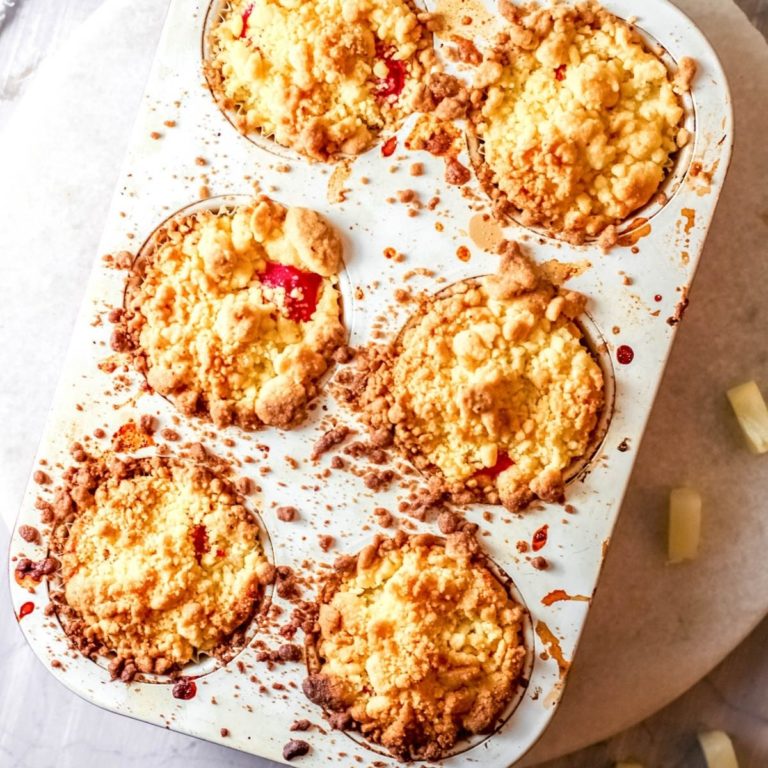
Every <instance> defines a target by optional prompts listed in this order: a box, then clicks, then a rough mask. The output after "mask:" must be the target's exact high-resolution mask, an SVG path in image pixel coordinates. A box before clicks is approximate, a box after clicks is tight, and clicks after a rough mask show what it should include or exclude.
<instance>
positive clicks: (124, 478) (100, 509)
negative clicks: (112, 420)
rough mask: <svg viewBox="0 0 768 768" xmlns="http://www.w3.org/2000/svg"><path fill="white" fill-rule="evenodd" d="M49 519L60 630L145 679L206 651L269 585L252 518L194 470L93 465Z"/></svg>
mask: <svg viewBox="0 0 768 768" xmlns="http://www.w3.org/2000/svg"><path fill="white" fill-rule="evenodd" d="M53 510H54V514H55V516H56V518H55V523H56V525H55V527H54V531H53V535H52V546H53V549H54V551H56V552H57V554H58V555H59V556H60V558H61V562H62V574H61V576H62V582H63V594H62V595H60V596H59V599H60V601H61V606H60V607H61V610H60V616H62V618H63V620H64V624H65V628H66V629H67V631H68V633H70V634H71V635H72V636H73V637H76V638H78V641H77V642H78V644H79V645H80V646H81V648H88V649H89V650H90V652H96V651H101V652H105V653H114V654H115V655H116V656H117V659H118V660H119V661H127V662H129V663H130V664H131V665H132V666H134V667H135V668H137V669H138V670H139V671H141V672H157V673H164V672H167V671H169V670H172V669H175V668H178V667H180V666H182V665H184V664H186V663H187V662H189V661H190V660H192V659H193V658H195V657H196V655H197V654H198V653H200V652H208V653H210V652H212V651H214V650H215V649H216V648H217V647H218V646H219V645H220V644H222V643H223V642H224V641H225V640H226V639H227V638H228V637H229V636H231V635H232V633H233V632H234V631H235V630H237V629H238V627H240V626H241V625H242V624H243V623H244V622H245V621H247V620H248V619H249V618H250V617H251V616H252V615H253V613H254V611H255V609H256V607H257V605H258V603H259V601H260V598H261V595H262V594H263V590H264V586H265V585H266V584H268V583H269V582H270V581H271V579H272V575H273V568H272V566H271V565H270V564H269V563H268V561H267V559H266V557H265V555H264V551H263V548H262V546H261V542H260V539H259V525H258V523H257V521H256V519H255V517H254V516H253V515H252V514H251V513H250V512H249V511H248V510H247V509H246V508H245V507H244V506H243V505H242V503H241V500H240V498H239V496H238V494H237V492H236V491H235V489H234V488H233V487H232V486H231V485H230V484H229V483H228V482H227V481H225V480H223V479H222V478H220V477H218V476H216V475H215V474H214V473H213V472H211V471H210V470H209V469H208V468H206V467H204V466H202V465H199V464H194V463H192V462H186V461H180V460H175V459H166V458H152V459H133V460H129V461H127V462H124V461H120V460H119V459H116V458H114V457H112V458H109V459H91V458H89V459H87V460H86V461H85V462H84V463H81V464H80V465H79V467H78V468H77V469H76V470H72V471H70V472H69V473H68V476H67V482H66V483H65V486H64V487H63V488H62V489H59V491H58V493H57V498H56V501H55V503H54V505H53Z"/></svg>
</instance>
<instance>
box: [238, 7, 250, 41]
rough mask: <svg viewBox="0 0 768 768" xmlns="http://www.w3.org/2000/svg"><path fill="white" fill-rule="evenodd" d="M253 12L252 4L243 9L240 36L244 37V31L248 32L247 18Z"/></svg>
mask: <svg viewBox="0 0 768 768" xmlns="http://www.w3.org/2000/svg"><path fill="white" fill-rule="evenodd" d="M252 13H253V6H252V5H249V6H248V7H247V8H246V9H245V10H244V11H243V31H242V32H241V33H240V37H241V38H243V37H245V35H246V33H247V32H248V19H249V18H250V16H251V14H252Z"/></svg>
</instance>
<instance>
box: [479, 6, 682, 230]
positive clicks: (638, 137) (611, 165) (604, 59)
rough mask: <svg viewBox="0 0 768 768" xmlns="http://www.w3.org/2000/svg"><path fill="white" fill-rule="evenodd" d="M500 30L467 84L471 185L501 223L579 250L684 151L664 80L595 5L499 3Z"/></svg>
mask: <svg viewBox="0 0 768 768" xmlns="http://www.w3.org/2000/svg"><path fill="white" fill-rule="evenodd" d="M501 10H502V13H503V14H504V16H505V17H506V19H507V21H508V24H507V25H506V26H505V27H504V31H503V33H502V34H501V35H500V36H499V38H498V41H497V44H496V47H495V48H494V49H493V50H492V51H491V52H490V53H489V54H488V55H487V56H486V58H485V60H484V61H483V63H482V64H481V65H480V67H479V69H478V71H477V73H476V81H475V85H476V87H477V88H478V89H479V91H480V93H479V94H478V97H477V99H476V101H477V103H479V106H478V108H477V110H476V111H475V114H474V118H473V119H474V122H475V127H476V132H477V135H478V137H479V139H480V140H481V142H482V163H481V176H482V177H483V181H484V183H485V185H486V187H487V188H488V189H489V190H490V191H491V194H492V195H493V196H494V197H495V198H496V199H497V201H498V203H499V207H500V208H501V209H502V210H505V209H506V211H505V212H510V213H514V212H517V213H518V215H519V216H520V218H521V220H522V221H523V223H525V224H530V225H540V226H543V227H545V228H547V229H548V230H550V231H553V232H555V233H561V234H562V235H564V236H566V238H567V239H570V240H573V241H576V242H578V241H581V240H583V239H584V238H585V237H587V236H596V235H598V234H599V233H600V232H602V231H603V230H604V229H605V228H606V227H608V226H610V225H615V224H617V223H619V222H621V221H622V220H624V219H626V218H627V216H629V215H630V214H631V213H632V212H633V211H635V210H637V209H638V208H640V207H642V206H643V205H645V204H646V203H648V202H649V201H650V200H651V199H652V198H653V196H654V194H655V193H656V192H657V190H658V189H659V186H660V185H661V183H662V181H663V180H664V178H665V175H666V173H667V171H668V170H669V169H670V168H671V166H672V156H673V155H674V153H675V152H676V151H677V150H678V148H679V147H681V146H683V145H684V144H685V143H686V142H687V140H688V133H687V131H686V130H685V129H683V128H682V127H681V122H682V119H683V114H684V111H683V106H682V101H681V98H680V93H681V92H682V91H683V90H685V89H687V88H688V87H689V85H690V80H691V78H692V77H693V72H694V71H695V65H694V63H693V61H692V60H690V59H685V60H684V61H683V62H681V66H680V72H679V73H678V77H677V78H676V79H674V78H673V77H672V76H671V75H670V73H669V71H668V70H667V68H666V66H665V65H664V63H663V62H662V61H661V59H660V58H659V56H658V55H657V54H656V53H654V52H652V51H651V50H649V49H648V47H647V46H646V45H645V44H644V42H643V40H642V38H641V37H640V36H639V35H638V33H637V32H636V30H635V29H634V28H633V27H632V26H631V25H629V24H627V23H626V22H624V21H622V20H621V19H618V18H617V17H615V16H613V15H612V14H610V13H609V12H608V11H606V10H604V9H603V8H601V7H599V6H598V5H597V4H595V3H580V4H578V5H576V6H575V7H573V6H568V5H555V6H553V7H551V8H536V7H533V8H532V7H531V6H516V5H514V4H513V3H511V2H507V1H505V0H502V3H501Z"/></svg>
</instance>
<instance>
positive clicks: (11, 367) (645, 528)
mask: <svg viewBox="0 0 768 768" xmlns="http://www.w3.org/2000/svg"><path fill="white" fill-rule="evenodd" d="M680 5H681V6H682V7H683V9H684V10H687V11H688V12H689V13H690V15H691V16H692V17H693V19H694V20H695V21H696V22H697V23H698V24H699V26H700V27H701V28H702V29H703V30H704V32H705V33H706V34H707V35H708V36H709V38H710V40H711V41H712V43H713V45H714V46H715V48H716V50H717V51H718V52H719V54H720V56H721V59H722V60H723V64H724V66H725V69H726V72H727V73H728V75H729V80H730V85H731V90H732V94H733V101H734V107H735V112H736V123H737V139H736V148H735V153H734V158H733V163H732V166H731V171H730V175H729V177H728V180H727V183H726V186H725V190H724V192H723V195H722V198H721V202H720V206H719V209H718V211H717V214H716V217H715V222H714V224H713V226H712V229H711V232H710V236H709V240H708V244H707V247H706V249H705V253H704V256H703V261H702V264H701V267H700V269H699V273H698V279H697V280H696V283H695V286H694V288H693V291H692V294H691V306H690V308H689V310H688V312H687V314H686V317H685V321H684V322H683V324H682V327H681V330H680V333H679V336H678V340H677V342H676V345H675V349H674V351H673V354H672V358H671V361H670V364H669V367H668V369H667V373H666V376H665V379H664V383H663V385H662V388H661V392H660V394H659V398H658V400H657V403H656V407H655V409H654V412H653V416H652V419H651V422H650V426H649V428H648V432H647V434H646V438H645V441H644V443H643V445H642V446H637V445H632V446H630V448H631V450H633V451H638V453H639V455H638V460H637V466H636V469H635V472H634V475H633V480H632V483H631V486H630V490H629V492H628V495H627V498H626V500H625V503H624V508H623V510H622V514H621V517H620V519H619V522H618V525H617V527H616V530H615V535H614V537H613V542H612V545H611V549H610V552H609V555H608V558H607V561H606V565H605V571H604V573H603V576H602V579H601V582H600V587H599V589H598V593H597V596H596V599H595V602H594V606H593V608H592V611H591V615H590V618H589V621H588V624H587V628H586V630H585V634H584V638H583V641H582V646H581V648H580V651H579V654H578V657H577V661H576V663H575V665H574V668H573V672H572V673H571V677H570V682H569V685H568V689H567V692H566V696H565V699H564V701H563V704H562V706H561V707H560V710H559V712H558V714H557V715H556V717H555V719H554V722H553V724H552V726H551V727H550V729H549V730H548V731H547V733H546V735H545V736H544V737H543V739H542V740H541V742H540V743H539V744H538V745H537V747H536V748H535V749H534V751H533V752H532V753H531V754H530V755H529V757H528V758H527V759H526V761H525V763H526V764H533V763H534V762H536V761H540V760H545V759H549V758H551V757H555V756H557V755H559V754H564V753H566V752H568V751H571V750H574V749H577V748H579V747H581V746H584V745H586V744H589V743H591V742H594V741H598V740H601V739H604V738H606V737H608V736H609V735H611V734H613V733H615V732H617V731H619V730H621V729H623V728H625V727H627V726H629V725H631V724H632V723H634V722H637V721H638V720H640V719H642V718H644V717H645V716H647V715H649V714H651V713H652V712H653V711H655V710H657V709H658V708H660V707H662V706H663V705H664V704H666V703H667V702H669V701H670V700H672V699H673V698H675V697H676V696H678V695H679V694H681V693H682V692H683V691H685V690H686V689H687V688H688V687H689V686H691V685H692V684H693V683H694V682H695V681H696V680H698V679H699V678H700V677H702V676H703V675H704V674H705V673H706V672H707V671H708V670H709V669H711V668H712V667H713V666H714V665H715V664H716V663H717V662H718V661H720V660H721V659H722V658H723V657H724V656H725V655H726V654H727V653H728V652H729V651H730V650H731V649H732V648H733V647H734V646H735V645H736V644H738V643H739V641H740V640H741V639H742V638H744V637H745V636H746V635H747V633H748V632H749V631H750V630H751V629H752V628H753V627H754V626H755V625H756V624H757V622H758V621H759V620H760V619H761V618H762V617H763V616H764V615H765V613H766V612H767V611H768V569H766V568H765V565H764V564H765V552H766V549H768V514H766V512H765V505H764V501H763V499H764V498H765V496H766V495H768V456H767V457H760V458H759V457H753V456H751V455H750V454H749V453H748V452H747V451H746V449H745V447H744V442H743V440H742V439H741V435H740V434H739V431H738V428H737V426H736V423H735V420H734V418H733V416H732V414H731V413H730V410H729V406H728V403H727V401H726V399H725V396H724V392H725V390H726V389H727V388H728V387H730V386H732V385H734V384H736V383H740V382H741V381H742V380H745V379H748V378H756V379H757V380H758V381H759V382H760V383H761V386H762V388H763V391H764V392H765V393H766V394H768V345H766V337H767V334H766V331H767V330H768V308H766V304H765V301H764V295H765V294H766V289H768V201H766V198H765V195H764V189H765V181H764V180H765V178H768V144H766V143H765V142H764V141H763V137H762V136H761V134H762V132H763V130H764V129H763V122H764V116H763V110H764V103H765V98H766V95H768V46H766V44H765V42H764V41H763V39H762V38H761V37H760V35H759V34H758V32H757V31H756V30H755V29H754V28H753V27H752V26H751V25H750V24H749V22H748V20H747V19H746V17H744V16H743V14H742V13H741V12H740V11H739V10H738V9H737V8H736V6H735V5H734V4H733V3H732V2H731V0H706V2H704V1H702V0H685V2H681V3H680ZM164 10H165V3H164V2H163V0H135V1H134V2H127V1H126V0H109V2H107V3H106V4H105V6H104V7H103V8H102V9H101V10H100V11H99V12H98V13H97V14H96V15H95V16H94V17H93V18H92V19H91V20H90V21H89V22H88V23H87V24H86V25H85V26H84V27H83V28H82V29H81V30H80V31H79V33H78V34H77V36H76V39H75V40H73V41H72V43H70V44H69V45H67V46H66V47H65V48H64V49H63V50H62V51H61V52H60V53H59V54H58V55H56V56H55V57H53V58H52V59H51V60H50V61H48V62H47V63H46V65H45V66H44V67H43V68H42V69H41V72H40V75H39V77H38V78H37V80H36V82H35V83H33V85H32V86H31V87H30V88H29V91H28V94H27V96H26V97H25V100H24V102H23V103H22V104H21V105H20V106H19V108H18V110H17V114H16V116H15V118H14V120H13V121H12V123H11V125H10V126H9V128H8V130H7V132H6V134H5V137H4V140H3V142H2V144H1V145H0V167H1V168H3V169H4V172H3V174H2V176H3V180H4V182H5V183H4V184H3V185H2V188H0V210H3V212H4V213H3V217H4V218H5V223H4V224H3V226H2V240H3V242H4V246H3V257H4V258H5V259H11V258H12V259H13V263H12V264H11V266H10V267H7V265H6V267H7V268H6V272H7V273H8V274H9V276H10V279H11V282H9V283H8V284H7V285H6V286H3V287H2V298H3V302H4V304H3V307H2V310H0V311H2V313H3V315H4V316H6V317H8V318H11V317H12V318H13V326H14V327H22V328H25V329H28V332H27V333H25V334H24V335H23V336H19V335H18V334H16V335H11V334H9V335H8V338H7V339H4V343H5V347H6V360H8V361H14V363H13V364H11V363H8V365H7V367H6V372H5V373H6V375H7V376H9V377H10V376H11V375H12V376H13V379H14V380H15V381H16V382H17V383H18V385H19V387H20V391H22V392H25V395H26V396H25V397H18V396H14V397H11V398H8V399H7V401H6V403H4V405H3V407H2V411H3V413H2V416H3V419H4V420H3V423H4V426H5V429H6V431H7V435H8V436H9V437H10V438H12V439H14V444H15V445H16V446H21V448H22V449H23V450H18V451H17V453H16V454H15V455H13V456H10V457H8V459H7V460H8V461H10V462H11V464H10V466H9V465H6V468H5V469H6V472H8V473H10V474H9V476H10V475H13V476H14V478H15V477H16V475H18V477H19V478H20V481H19V484H18V488H21V487H22V486H21V483H22V482H23V478H24V476H25V475H26V473H27V470H28V465H29V461H30V460H31V456H32V452H33V450H34V446H35V444H36V441H37V436H38V434H39V431H40V428H41V427H42V419H43V416H44V414H45V409H46V408H47V406H48V403H49V401H50V396H51V390H52V382H53V381H55V380H56V375H57V363H58V362H60V360H61V357H62V352H63V346H64V345H65V344H66V341H67V339H68V335H69V328H70V323H71V321H72V320H73V318H74V316H75V312H76V307H77V306H78V305H79V303H80V297H81V294H82V289H83V285H84V280H85V276H86V275H87V273H88V271H89V269H90V264H91V263H92V260H93V258H94V256H95V252H94V251H95V248H96V244H97V241H98V238H99V235H100V233H101V228H102V223H103V218H104V216H105V214H106V208H107V205H108V202H109V200H110V198H111V195H112V191H113V186H114V183H115V180H116V178H117V174H118V171H119V167H120V163H121V161H122V155H123V151H124V147H125V145H126V143H127V141H128V135H129V130H130V127H131V124H132V120H133V117H134V114H135V111H136V108H137V106H138V103H139V101H140V98H141V93H142V90H143V87H144V79H145V77H146V74H147V72H148V69H149V65H150V62H151V59H152V55H153V52H154V48H155V44H156V40H157V35H158V34H159V30H160V25H161V23H162V19H163V13H164ZM191 87H197V84H194V83H193V84H191ZM11 180H12V181H13V183H9V181H11ZM136 235H137V237H141V236H142V233H136ZM682 484H690V485H692V486H693V487H696V488H698V489H699V490H700V491H701V493H702V495H703V497H704V515H705V518H704V538H703V542H702V551H701V557H700V559H699V560H698V561H696V562H694V563H691V564H686V565H681V566H675V567H670V566H667V565H666V562H665V534H666V529H665V525H666V501H667V496H668V492H669V489H670V488H671V487H673V486H676V485H682ZM14 514H15V510H14V509H13V508H12V507H8V506H6V507H5V508H4V516H5V522H6V524H7V525H8V526H10V525H12V522H13V520H12V518H13V516H14ZM583 514H588V512H587V511H586V510H585V511H584V512H583ZM50 684H51V685H53V683H52V681H50ZM102 738H103V739H104V743H105V744H107V743H108V742H109V734H104V735H103V737H102ZM208 749H210V750H215V749H217V748H216V747H213V746H210V747H208ZM265 762H266V761H259V760H258V759H254V758H249V762H248V764H249V765H252V764H259V763H262V764H264V763H265Z"/></svg>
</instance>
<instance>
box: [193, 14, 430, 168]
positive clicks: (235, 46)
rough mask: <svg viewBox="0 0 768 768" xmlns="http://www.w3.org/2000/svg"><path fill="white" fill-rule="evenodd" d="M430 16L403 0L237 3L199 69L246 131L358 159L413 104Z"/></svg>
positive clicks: (218, 24) (425, 60)
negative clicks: (204, 63)
mask: <svg viewBox="0 0 768 768" xmlns="http://www.w3.org/2000/svg"><path fill="white" fill-rule="evenodd" d="M427 19H428V17H427V16H424V15H422V14H418V13H417V12H416V10H415V9H414V7H413V6H412V5H411V3H410V2H408V0H317V2H311V3H295V2H288V0H235V1H234V2H230V3H227V4H226V5H224V7H223V10H221V12H220V13H219V15H218V16H217V18H216V19H215V21H214V23H213V25H212V28H211V31H210V33H209V40H208V49H209V53H208V60H207V62H206V75H207V78H208V82H209V84H210V85H211V89H212V91H213V93H214V95H215V96H216V97H217V99H218V100H219V102H220V103H221V105H222V107H223V108H224V109H225V110H227V111H228V112H230V113H234V115H235V117H234V120H235V121H236V124H237V126H238V128H240V130H242V131H243V132H244V133H246V134H248V133H253V132H258V133H261V134H263V135H264V136H268V137H272V138H273V139H274V140H275V141H276V142H277V143H278V144H281V145H283V146H285V147H290V148H292V149H294V150H296V151H297V152H300V153H302V154H304V155H306V156H307V157H310V158H312V159H315V160H328V159H329V158H330V157H332V156H333V155H336V154H338V153H344V154H348V155H355V154H358V153H360V152H362V151H363V150H365V149H367V148H368V147H369V146H370V145H371V143H372V142H373V141H374V140H375V138H376V136H377V135H378V134H379V133H380V132H381V131H383V130H393V129H395V128H396V127H397V125H398V124H399V122H400V121H401V120H402V119H403V118H404V117H405V116H406V115H407V114H409V113H410V112H412V111H413V110H414V106H415V102H416V99H417V98H418V95H419V93H420V90H421V86H420V82H421V80H422V79H423V76H424V75H425V74H426V73H427V72H428V71H429V70H430V68H431V67H432V66H433V60H434V53H433V50H432V42H431V37H430V34H429V32H428V31H427V29H426V27H425V25H424V23H423V22H424V21H427Z"/></svg>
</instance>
